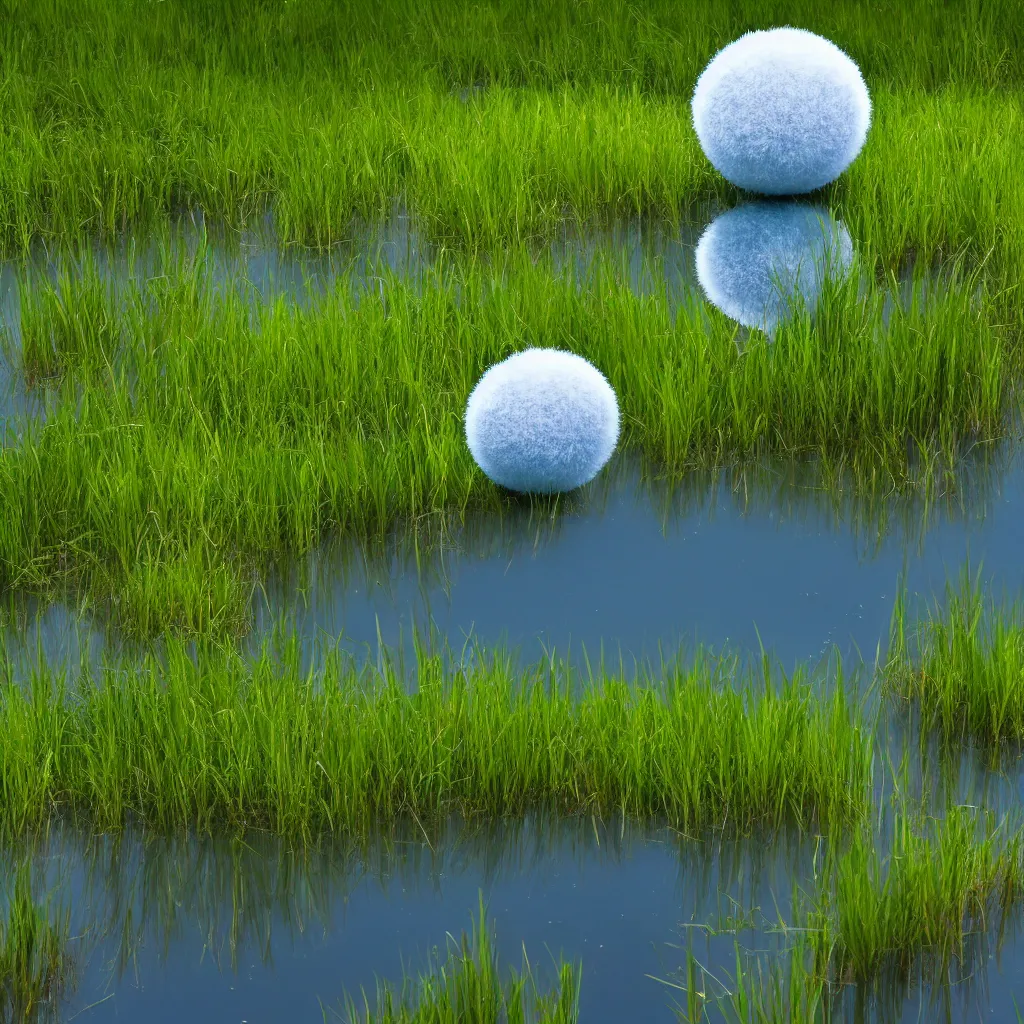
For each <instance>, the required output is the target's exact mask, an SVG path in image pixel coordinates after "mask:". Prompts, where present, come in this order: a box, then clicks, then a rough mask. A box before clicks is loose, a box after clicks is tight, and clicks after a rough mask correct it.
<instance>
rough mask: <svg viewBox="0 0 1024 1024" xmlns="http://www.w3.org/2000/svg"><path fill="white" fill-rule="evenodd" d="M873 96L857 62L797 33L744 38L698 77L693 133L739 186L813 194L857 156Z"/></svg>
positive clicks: (776, 192) (788, 30)
mask: <svg viewBox="0 0 1024 1024" xmlns="http://www.w3.org/2000/svg"><path fill="white" fill-rule="evenodd" d="M870 123H871V97H870V96H869V95H868V89H867V86H866V85H865V84H864V79H863V78H862V77H861V73H860V69H859V68H858V67H857V65H856V64H855V63H854V62H853V61H852V60H851V59H850V58H849V57H848V56H847V55H846V54H845V53H843V51H842V50H840V49H839V47H838V46H836V45H835V44H834V43H831V42H829V41H828V40H827V39H822V37H821V36H817V35H815V34H814V33H813V32H807V31H806V30H804V29H800V28H773V29H769V30H768V31H762V32H748V33H747V34H746V35H744V36H740V38H739V39H737V40H735V41H734V42H732V43H730V44H729V45H728V46H726V47H725V48H724V49H722V50H720V51H719V52H718V53H717V54H716V55H715V57H714V58H713V59H712V61H711V63H710V64H708V66H707V67H706V68H705V69H704V71H703V73H702V74H701V76H700V78H698V79H697V87H696V89H695V90H694V93H693V127H694V128H695V129H696V131H697V137H698V138H699V139H700V144H701V147H702V148H703V150H704V153H705V155H706V156H707V158H708V159H709V160H710V161H711V163H712V164H713V165H714V167H715V169H716V170H718V171H719V173H720V174H722V175H723V177H725V178H727V179H728V180H729V181H731V182H732V183H733V184H734V185H737V186H739V187H740V188H744V189H747V190H749V191H751V192H760V193H762V194H763V195H772V196H780V195H798V194H800V193H803V192H812V191H813V190H814V189H816V188H821V186H822V185H827V184H828V183H829V182H830V181H834V180H835V179H836V178H838V177H839V175H840V174H842V173H843V171H845V170H846V168H847V167H849V166H850V164H851V163H853V160H854V158H855V157H856V156H857V154H858V153H859V152H860V151H861V148H862V147H863V145H864V140H865V139H866V138H867V134H868V127H869V125H870Z"/></svg>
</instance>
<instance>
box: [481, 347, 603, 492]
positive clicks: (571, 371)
mask: <svg viewBox="0 0 1024 1024" xmlns="http://www.w3.org/2000/svg"><path fill="white" fill-rule="evenodd" d="M618 439H619V404H618V401H617V400H616V398H615V392H614V391H613V390H612V386H611V385H610V384H609V383H608V381H607V380H606V379H605V377H604V375H603V374H602V373H601V371H600V370H598V369H597V368H596V367H594V366H592V365H591V364H590V363H588V362H587V361H586V359H583V358H581V357H580V356H577V355H573V354H572V353H571V352H560V351H557V350H555V349H544V348H529V349H526V350H525V351H523V352H518V353H516V354H515V355H512V356H509V357H508V359H505V360H504V361H503V362H500V363H496V364H495V365H494V366H492V367H491V368H490V369H489V370H488V371H487V372H486V373H485V374H484V375H483V376H482V377H481V378H480V380H479V381H478V382H477V385H476V387H475V388H474V389H473V393H472V394H471V395H470V396H469V401H468V402H467V404H466V441H467V442H468V444H469V450H470V452H472V454H473V458H474V459H475V460H476V462H477V465H478V466H479V467H480V468H481V469H482V470H483V471H484V472H485V473H486V474H487V475H488V476H489V477H490V478H491V479H492V480H493V481H494V482H495V483H497V484H501V486H502V487H507V488H508V489H509V490H512V491H525V492H530V493H534V494H551V493H554V492H557V491H571V490H572V489H573V488H575V487H580V486H581V485H583V484H585V483H587V482H588V481H589V480H593V478H594V477H595V476H597V474H598V472H600V470H601V468H602V467H603V466H604V464H605V463H606V462H607V461H608V460H609V459H610V458H611V454H612V452H613V451H614V450H615V444H616V442H617V441H618Z"/></svg>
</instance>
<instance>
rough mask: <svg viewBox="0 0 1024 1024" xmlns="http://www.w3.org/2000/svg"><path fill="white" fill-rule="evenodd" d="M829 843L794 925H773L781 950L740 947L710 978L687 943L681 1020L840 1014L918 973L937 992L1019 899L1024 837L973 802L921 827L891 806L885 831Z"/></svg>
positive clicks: (766, 1022)
mask: <svg viewBox="0 0 1024 1024" xmlns="http://www.w3.org/2000/svg"><path fill="white" fill-rule="evenodd" d="M831 842H832V843H835V844H837V848H836V849H835V850H834V851H830V852H828V853H826V856H825V860H824V863H823V865H822V868H821V870H820V873H819V874H818V877H817V879H816V882H815V886H814V890H813V891H812V892H811V893H808V894H801V895H799V896H798V898H797V900H796V901H795V905H794V923H793V924H791V925H781V924H780V926H779V933H780V934H781V935H783V936H784V937H785V938H787V939H789V940H790V941H789V942H788V943H787V944H786V945H785V946H784V947H783V948H782V950H781V951H780V952H779V953H777V954H775V955H774V956H765V955H764V954H760V953H751V952H749V951H747V950H745V949H744V948H743V947H741V946H740V945H739V944H737V945H736V957H735V968H734V971H733V973H732V976H731V977H728V978H718V977H714V976H712V975H711V974H709V973H708V972H706V971H705V970H704V968H703V967H702V966H701V965H700V963H699V962H698V961H697V959H696V957H695V955H694V953H693V951H692V949H688V950H687V954H686V961H685V963H684V967H683V979H684V982H683V983H682V984H680V985H679V986H678V987H679V988H680V989H682V990H683V991H684V1004H683V1006H681V1007H680V1008H679V1015H680V1017H681V1019H682V1020H684V1021H686V1022H687V1024H696V1022H698V1021H704V1020H709V1019H723V1020H725V1021H728V1022H736V1024H741V1022H742V1024H783V1022H796V1024H803V1022H808V1024H809V1022H818V1021H821V1022H826V1021H830V1020H846V1019H848V1018H847V1015H846V1012H845V1011H846V1009H847V1003H848V1001H849V998H850V997H851V996H852V997H855V998H856V999H857V1002H858V1004H860V1003H862V1002H863V1001H864V999H865V998H867V999H869V1000H871V1001H874V1002H878V1003H879V1005H883V1004H884V1005H887V1006H888V1005H890V1004H891V1005H893V1006H898V1005H899V1004H900V1003H901V1002H902V999H903V997H904V995H905V994H906V992H907V991H908V990H909V986H910V985H912V984H915V983H916V981H918V980H922V979H923V980H925V981H928V980H929V979H934V981H935V983H936V986H937V987H939V988H941V986H943V985H944V984H945V983H946V982H948V979H949V972H950V967H951V965H952V964H954V963H956V964H958V965H959V973H960V975H961V976H963V977H969V976H970V974H971V973H972V971H973V970H975V967H976V962H977V961H980V960H981V959H982V954H981V953H980V952H979V951H982V950H984V949H985V948H986V946H985V939H986V938H987V936H988V935H990V934H991V933H992V932H994V931H998V932H999V933H1001V932H1002V927H1003V922H1004V920H1005V918H1006V915H1007V914H1008V913H1010V912H1011V911H1012V910H1013V909H1014V908H1015V907H1016V906H1019V903H1020V900H1021V897H1022V895H1024V832H1022V831H1021V830H1020V829H1012V828H1009V827H1007V824H1006V822H997V821H996V820H995V819H994V818H993V817H992V816H990V815H984V814H979V813H978V812H976V811H975V810H974V809H971V808H966V807H951V808H949V809H948V810H947V813H946V814H945V815H944V817H942V818H941V819H929V820H927V821H924V822H922V821H920V820H918V819H917V818H916V817H915V816H913V815H910V814H908V813H906V812H904V811H898V812H897V813H896V814H895V815H894V818H893V822H892V831H891V835H887V834H886V830H882V831H876V830H874V829H859V830H857V832H856V834H855V835H854V837H853V839H852V841H851V842H850V843H849V844H848V845H843V844H842V843H841V842H839V841H838V840H836V839H834V840H832V841H831ZM886 843H888V844H889V845H888V849H887V850H885V849H880V847H884V846H885V844H886ZM886 1019H888V1016H887V1017H886Z"/></svg>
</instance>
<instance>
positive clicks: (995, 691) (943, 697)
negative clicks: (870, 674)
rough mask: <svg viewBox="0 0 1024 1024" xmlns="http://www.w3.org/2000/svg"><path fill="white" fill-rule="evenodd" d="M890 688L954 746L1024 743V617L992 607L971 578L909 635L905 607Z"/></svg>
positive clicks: (1010, 607)
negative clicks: (964, 744)
mask: <svg viewBox="0 0 1024 1024" xmlns="http://www.w3.org/2000/svg"><path fill="white" fill-rule="evenodd" d="M886 680H887V684H888V687H889V689H890V691H891V692H892V693H893V695H894V696H896V697H897V698H899V699H902V700H905V701H909V702H911V703H912V705H913V707H914V708H916V709H917V711H918V712H919V714H920V719H921V724H922V727H923V728H924V729H936V730H938V732H939V733H940V735H941V737H942V738H943V740H944V741H946V742H947V743H948V744H962V743H964V742H974V743H977V744H980V745H982V746H984V747H989V748H996V747H999V746H1000V745H1005V744H1007V743H1019V742H1020V741H1021V740H1024V609H1022V608H1021V607H1020V605H1018V604H1006V603H1002V604H1001V603H999V602H997V601H994V600H986V599H985V596H984V594H983V591H982V588H981V586H980V582H979V580H977V579H975V580H973V581H972V580H971V579H970V578H969V577H967V576H966V575H965V576H964V577H963V578H962V579H961V581H960V582H959V584H951V585H948V586H947V588H946V595H945V602H944V604H939V603H938V602H937V603H936V604H935V605H934V606H933V608H932V610H931V612H930V613H929V614H928V615H926V616H925V617H924V618H922V619H921V620H920V621H919V622H917V624H916V627H915V629H914V630H911V629H909V628H908V624H907V616H906V609H905V602H904V601H902V600H901V601H900V602H898V603H897V606H896V609H895V612H894V618H893V630H892V641H891V645H890V653H889V663H888V667H887V672H886Z"/></svg>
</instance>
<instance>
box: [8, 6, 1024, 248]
mask: <svg viewBox="0 0 1024 1024" xmlns="http://www.w3.org/2000/svg"><path fill="white" fill-rule="evenodd" d="M0 13H3V14H4V15H5V16H4V17H3V18H2V19H0V24H2V25H3V28H2V29H0V32H2V34H0V54H2V57H3V59H2V60H0V68H2V69H3V70H2V72H0V75H2V77H0V97H2V103H0V132H2V135H0V138H2V139H3V143H4V144H3V145H2V146H0V153H2V156H0V241H2V243H3V244H5V245H6V246H7V247H9V248H12V249H18V248H21V247H23V246H25V245H26V244H27V243H28V242H29V240H30V239H32V238H34V237H44V236H46V237H51V238H64V239H66V238H68V237H69V236H76V235H78V234H79V233H80V232H81V231H82V230H90V231H98V232H105V233H107V234H112V233H113V234H116V233H118V232H121V231H123V230H124V229H125V227H126V226H128V225H130V224H131V223H133V222H136V221H138V220H140V219H141V220H146V219H151V218H153V217H160V216H163V215H165V214H166V213H167V212H168V211H169V210H172V209H174V208H176V207H180V206H183V205H184V206H200V207H202V208H203V209H205V210H206V211H207V212H208V213H210V214H213V215H217V216H223V217H226V218H229V219H238V218H240V217H244V216H246V215H247V214H249V213H252V212H253V211H255V210H257V209H260V208H262V207H263V206H264V205H265V204H266V203H267V202H268V201H271V202H272V203H273V206H274V208H275V210H276V211H277V214H278V222H279V224H280V226H281V228H282V231H283V234H284V236H285V237H287V238H294V239H299V240H303V241H315V242H319V243H325V242H328V241H330V240H331V239H334V238H337V237H340V236H342V235H343V234H344V233H345V231H346V230H347V228H348V226H349V221H350V218H351V216H352V214H353V213H354V212H360V213H362V214H367V215H373V214H379V213H381V212H382V211H383V210H385V209H387V208H388V206H389V205H390V203H391V202H392V200H393V199H394V198H395V197H396V196H398V195H403V196H405V198H406V200H407V202H408V203H409V205H410V207H411V208H413V209H415V210H416V211H417V213H418V214H419V215H420V216H422V217H423V218H424V220H425V222H426V223H427V224H428V225H429V228H430V230H431V232H432V233H433V234H434V235H435V236H437V237H447V238H452V239H461V240H462V241H470V242H472V243H482V244H493V243H494V242H496V241H503V240H505V241H507V240H515V239H519V238H522V237H524V236H526V235H530V234H533V233H536V232H537V231H540V230H543V229H545V227H550V225H551V223H552V222H553V220H555V219H557V218H559V217H561V216H563V215H564V214H565V213H566V212H570V213H573V214H576V215H584V216H587V215H590V214H593V213H595V212H599V211H602V210H608V209H619V210H638V209H642V210H660V211H662V212H669V213H674V212H678V211H679V210H680V209H681V208H685V207H686V206H688V205H690V204H691V203H692V202H693V200H694V199H695V198H697V197H699V196H707V195H711V194H714V195H718V196H720V197H723V198H728V199H729V200H730V201H732V199H733V197H734V193H733V190H731V189H730V188H729V187H727V186H726V185H725V184H724V183H723V182H722V181H721V180H720V179H718V178H717V176H716V175H715V173H714V172H713V170H712V169H711V168H710V166H709V165H708V164H707V162H706V161H705V160H704V158H703V157H702V155H701V153H700V151H699V148H698V146H697V144H696V139H695V137H694V134H693V131H692V128H691V127H690V124H689V108H688V103H689V97H690V94H691V93H692V90H693V85H694V83H695V81H696V78H697V76H698V74H699V73H700V71H701V69H702V68H703V67H704V66H705V64H706V63H707V61H708V60H709V59H710V57H711V56H712V55H713V54H714V52H715V51H716V50H717V49H718V48H720V47H721V46H723V45H725V43H727V42H729V41H730V40H731V39H733V38H735V37H736V36H737V35H739V34H740V33H742V32H743V31H746V30H749V29H751V28H763V27H768V26H771V25H778V24H795V25H799V26H801V27H806V28H810V29H812V30H814V31H817V32H819V33H822V34H824V35H826V36H828V37H829V38H831V39H834V40H835V42H836V43H837V44H838V45H840V46H842V47H844V48H845V49H847V50H848V52H849V53H850V54H851V56H852V57H853V58H854V59H855V60H857V61H858V62H859V63H860V64H861V66H862V68H863V70H864V73H865V76H866V79H867V81H868V83H869V86H870V88H871V89H872V92H873V95H874V99H875V105H876V116H875V124H874V127H873V130H872V135H871V138H870V140H869V143H868V148H867V150H866V151H865V153H864V154H863V155H862V157H861V158H860V160H858V162H857V164H856V165H855V166H854V168H853V170H852V171H851V172H850V174H849V175H848V176H844V178H843V179H842V180H841V182H839V183H838V184H837V185H835V186H833V187H832V188H830V189H829V191H828V195H829V196H830V198H834V199H836V200H838V201H839V203H840V210H841V211H842V214H843V216H844V217H845V219H847V220H848V221H849V222H850V226H851V228H852V229H853V231H854V237H857V238H860V239H861V240H862V241H865V242H869V243H870V244H871V245H872V246H873V247H874V248H875V249H876V250H877V251H878V253H879V254H880V255H882V256H883V257H884V258H885V259H886V260H895V259H898V258H900V257H901V256H904V255H906V252H907V251H908V250H910V249H912V250H915V251H919V252H924V253H929V252H932V251H934V250H935V248H936V247H937V246H943V247H947V248H958V247H960V246H962V245H969V246H971V247H973V248H975V249H976V250H977V251H978V252H979V253H981V252H987V251H988V250H990V249H992V248H995V249H997V250H998V251H999V252H1001V253H1002V254H1003V255H1006V256H1009V255H1010V254H1012V255H1013V257H1014V258H1015V259H1019V257H1020V253H1021V248H1020V231H1019V230H1018V229H1017V228H1015V227H1013V226H1012V225H1014V224H1020V223H1021V216H1020V215H1021V211H1022V209H1024V206H1022V202H1024V198H1022V197H1024V187H1022V186H1021V184H1020V181H1019V176H1018V175H1017V174H1016V173H1015V170H1014V168H1015V159H1016V157H1015V155H1014V154H1015V149H1014V141H1013V140H1014V139H1015V138H1016V137H1017V136H1018V135H1019V131H1020V124H1021V107H1020V94H1019V86H1020V85H1021V83H1022V81H1024V64H1022V58H1021V56H1020V55H1021V53H1022V52H1024V28H1022V27H1021V24H1020V19H1019V18H1018V17H1016V14H1017V10H1016V4H1015V3H1014V2H1013V0H993V2H981V0H965V2H963V3H960V4H957V5H956V7H955V9H954V8H950V7H946V6H942V5H936V4H933V3H929V2H927V0H913V2H905V3H899V2H895V0H889V2H884V3H876V4H872V5H870V6H869V5H865V4H863V3H857V2H848V0H847V2H843V3H838V4H833V5H830V6H829V7H827V8H826V7H822V5H820V4H816V3H812V2H808V0H790V2H773V3H769V4H749V3H748V4H744V3H733V4H721V3H717V2H715V0H700V2H696V3H692V4H686V5H682V6H681V5H679V4H675V3H669V2H666V0H656V2H652V3H648V4H645V5H643V6H642V7H641V6H638V5H635V4H627V3H625V2H612V3H607V4H597V3H592V2H586V0H568V2H562V0H534V2H530V3H525V4H516V5H510V4H506V3H499V2H491V3H483V4H478V3H469V2H468V0H444V2H437V0H434V2H430V3H425V4H413V3H409V2H401V3H389V4H387V5H379V4H371V3H364V2H358V3H350V4H346V5H344V6H343V7H341V6H339V5H337V4H333V3H329V2H325V0H299V2H293V3H288V4H282V3H270V2H267V3H244V4H243V3H239V2H228V0H221V2H218V3H213V4H204V3H198V2H194V0H167V2H164V3H159V4H156V3H150V2H148V0H132V2H126V3H122V4H116V5H111V4H107V3H103V2H102V0H88V2H82V3H77V2H76V3H71V2H70V0H5V2H4V4H3V5H2V7H0ZM72 14H73V17H72V16H71V15H72ZM465 89H469V90H471V91H470V92H469V93H468V94H467V93H464V92H463V90H465ZM997 197H998V198H997ZM1018 265H1019V264H1018Z"/></svg>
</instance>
